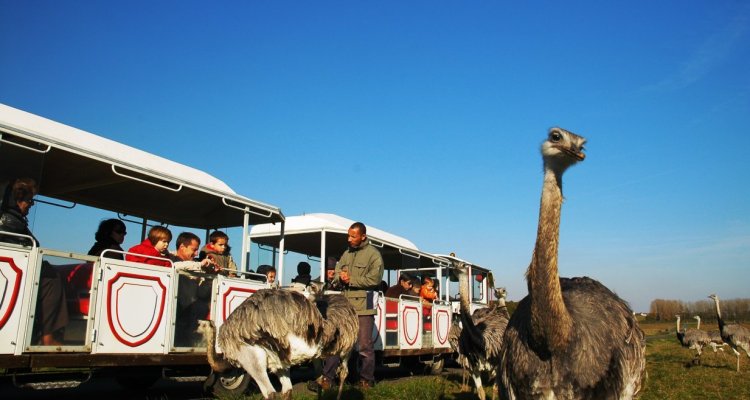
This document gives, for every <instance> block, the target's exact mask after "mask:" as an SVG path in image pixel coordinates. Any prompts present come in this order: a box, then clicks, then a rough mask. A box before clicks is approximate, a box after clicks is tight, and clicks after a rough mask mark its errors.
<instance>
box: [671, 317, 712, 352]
mask: <svg viewBox="0 0 750 400" xmlns="http://www.w3.org/2000/svg"><path fill="white" fill-rule="evenodd" d="M675 319H676V320H677V340H678V341H679V342H680V344H681V345H682V347H687V348H688V349H692V350H695V351H696V354H695V355H694V356H693V363H694V364H700V363H701V354H702V352H703V347H705V346H708V345H709V344H710V343H711V338H710V337H709V336H708V333H706V331H702V330H700V329H692V328H686V329H681V328H680V316H679V315H675Z"/></svg>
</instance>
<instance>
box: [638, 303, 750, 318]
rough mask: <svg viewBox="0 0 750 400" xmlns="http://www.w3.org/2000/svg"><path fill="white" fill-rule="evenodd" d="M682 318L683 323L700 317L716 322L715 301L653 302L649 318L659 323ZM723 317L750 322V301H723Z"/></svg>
mask: <svg viewBox="0 0 750 400" xmlns="http://www.w3.org/2000/svg"><path fill="white" fill-rule="evenodd" d="M678 314H679V315H680V316H682V319H683V321H687V319H688V318H693V316H695V315H700V317H701V319H702V320H707V321H711V320H713V321H715V320H716V305H715V304H714V301H713V300H710V299H709V300H699V301H692V302H688V301H682V300H667V299H656V300H652V301H651V306H650V308H649V317H650V318H654V319H656V320H657V321H669V320H674V319H675V318H674V316H675V315H678ZM721 317H722V318H723V319H724V320H725V321H740V320H744V321H747V320H750V299H728V300H724V299H722V300H721Z"/></svg>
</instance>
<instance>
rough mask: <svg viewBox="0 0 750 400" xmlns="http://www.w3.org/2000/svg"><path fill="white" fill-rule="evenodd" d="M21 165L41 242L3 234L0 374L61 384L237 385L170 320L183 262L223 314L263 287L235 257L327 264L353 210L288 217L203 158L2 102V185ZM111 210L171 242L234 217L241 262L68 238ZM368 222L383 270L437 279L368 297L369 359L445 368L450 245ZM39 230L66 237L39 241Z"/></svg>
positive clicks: (174, 316) (481, 281)
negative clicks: (57, 321)
mask: <svg viewBox="0 0 750 400" xmlns="http://www.w3.org/2000/svg"><path fill="white" fill-rule="evenodd" d="M21 177H29V178H33V179H34V180H35V181H36V182H37V184H38V188H39V193H38V196H37V197H36V198H35V200H36V205H35V206H34V208H33V211H32V213H31V217H32V218H31V219H30V227H31V231H32V232H34V233H35V234H36V236H37V237H39V238H40V239H41V243H40V244H37V243H36V242H34V241H32V240H30V239H31V238H30V237H28V236H27V237H26V238H27V239H29V240H28V242H29V243H30V245H27V246H24V245H19V244H13V243H7V242H3V241H1V240H0V376H3V375H4V376H6V377H8V376H9V377H11V378H12V380H13V382H14V383H15V384H16V385H18V386H23V387H32V388H59V387H71V386H76V385H78V384H80V383H81V382H84V381H85V380H87V379H88V378H90V377H91V376H92V374H102V375H103V374H111V375H113V376H115V377H116V379H117V380H118V381H119V382H120V383H121V384H123V385H125V386H128V387H130V386H133V385H137V386H139V387H142V386H147V385H149V384H152V383H154V382H155V381H156V380H157V379H159V378H161V377H168V378H174V379H196V380H197V379H200V380H204V379H205V380H206V383H205V384H206V386H207V388H208V389H211V390H213V391H214V392H215V393H235V392H239V391H242V390H244V389H245V388H246V387H247V385H248V380H249V379H248V377H247V376H246V375H245V374H244V373H243V371H240V370H237V371H233V372H230V373H226V374H223V375H221V376H214V375H213V374H211V373H210V368H208V365H207V362H206V353H205V344H204V343H202V342H200V341H196V340H194V338H190V337H188V339H185V338H183V336H184V335H180V334H178V332H177V329H176V327H177V326H181V322H182V321H180V318H183V317H182V316H181V315H180V314H179V313H178V312H177V308H178V307H177V304H178V302H177V299H178V295H179V293H180V290H181V289H182V288H184V286H182V283H181V282H183V281H184V279H180V278H181V276H183V275H186V274H187V275H192V276H193V277H195V278H199V279H201V278H202V279H203V282H204V283H203V284H206V285H210V288H211V294H210V299H206V300H198V301H205V302H206V303H207V304H206V309H208V310H209V312H208V315H206V318H211V319H212V320H213V321H214V322H215V324H216V325H217V327H220V326H221V324H222V322H223V321H225V320H226V318H227V316H229V314H230V313H231V312H232V311H233V310H234V309H235V308H236V307H237V306H238V305H239V304H241V303H242V302H243V301H244V300H245V299H246V298H247V297H249V296H251V295H252V293H253V292H255V291H257V290H259V289H262V288H267V287H269V284H267V283H266V282H265V276H262V275H258V274H253V273H250V272H245V271H251V270H254V269H255V268H257V266H258V265H257V264H259V263H260V260H261V259H264V258H266V259H269V260H270V261H269V263H270V264H272V265H273V266H275V267H276V268H277V269H278V275H279V276H280V277H283V276H284V269H285V260H286V264H287V265H289V264H290V262H291V261H294V260H296V259H295V256H296V257H297V259H299V260H307V261H310V263H311V264H313V265H315V266H316V267H318V268H317V269H319V270H320V276H324V275H323V274H324V273H325V271H324V264H325V263H322V262H320V260H326V258H327V257H329V256H333V257H338V256H340V255H341V253H342V252H343V251H344V250H345V249H346V246H347V243H346V232H347V229H348V227H349V226H350V225H351V223H352V222H353V221H350V220H347V219H345V218H342V217H338V216H335V215H331V214H312V215H306V216H300V217H290V218H285V216H284V215H283V213H282V212H281V211H280V210H279V208H277V207H275V206H272V205H269V204H265V203H262V202H259V201H256V200H252V199H249V198H247V197H244V196H241V195H239V194H237V193H235V192H234V191H233V190H232V189H231V188H230V187H229V186H227V185H226V184H225V183H224V182H222V181H220V180H219V179H217V178H215V177H213V176H211V175H209V174H207V173H205V172H203V171H199V170H196V169H194V168H191V167H188V166H185V165H182V164H179V163H176V162H173V161H170V160H167V159H164V158H161V157H158V156H155V155H153V154H150V153H147V152H144V151H141V150H138V149H135V148H133V147H130V146H126V145H123V144H121V143H118V142H115V141H112V140H109V139H106V138H103V137H100V136H97V135H94V134H91V133H88V132H85V131H82V130H79V129H76V128H73V127H70V126H67V125H64V124H61V123H58V122H54V121H51V120H49V119H46V118H43V117H40V116H37V115H33V114H30V113H27V112H24V111H22V110H18V109H15V108H12V107H9V106H6V105H3V104H0V189H4V188H5V186H7V183H8V182H10V181H11V180H13V179H15V178H21ZM114 216H117V218H119V219H120V220H122V221H124V222H125V223H126V225H127V226H128V227H130V228H131V232H130V236H129V237H128V238H127V241H126V242H125V243H124V244H123V248H125V249H127V248H129V247H130V246H132V245H135V244H137V243H140V242H141V241H142V240H143V239H144V238H145V237H146V233H147V231H148V230H149V227H151V226H154V225H165V226H168V227H169V228H170V230H171V231H172V235H173V242H172V243H171V245H170V248H173V247H174V239H175V237H176V236H177V235H178V233H180V232H181V231H184V230H187V231H192V232H197V233H199V236H201V235H200V234H201V233H202V234H204V236H203V240H202V242H203V243H204V244H205V242H206V241H207V237H208V234H209V232H211V231H213V230H216V229H229V230H235V231H240V230H241V239H242V243H234V242H232V245H234V246H241V247H239V251H235V252H233V256H234V258H235V260H237V262H238V264H239V266H238V268H239V271H240V272H239V273H238V274H237V275H236V276H225V275H211V274H196V273H190V272H185V271H178V270H177V269H176V268H175V267H174V265H170V266H169V267H163V266H156V265H149V264H141V263H136V262H131V261H123V260H121V259H117V258H111V257H108V256H115V255H118V254H116V253H120V254H119V255H124V254H126V253H125V252H116V251H113V250H107V251H106V252H105V253H103V254H102V256H101V257H98V256H89V255H86V254H85V253H83V251H85V250H83V249H84V248H88V246H89V245H90V244H91V243H93V240H92V241H91V242H88V244H85V245H84V247H80V246H81V244H80V243H75V242H76V240H75V238H76V237H86V238H93V235H92V233H93V232H94V231H95V230H96V226H97V225H98V223H99V222H100V220H102V219H103V217H114ZM365 222H368V221H365ZM81 232H83V235H81V234H80V233H81ZM139 234H140V235H139ZM0 235H6V237H7V236H8V235H10V236H13V235H15V236H16V237H18V234H16V233H12V232H7V231H6V232H3V231H0ZM368 236H369V237H370V239H371V240H372V243H373V244H374V245H375V246H377V247H378V248H379V249H380V251H381V253H382V255H383V259H384V261H385V266H386V272H387V273H386V278H385V280H386V281H387V283H388V284H390V285H393V284H396V282H397V281H398V276H399V274H400V273H402V272H409V273H411V274H413V275H415V276H419V277H422V276H429V277H431V278H433V279H435V280H436V282H438V288H439V293H440V298H439V299H437V300H435V301H433V302H431V303H430V304H423V303H422V302H421V301H420V299H419V298H418V297H412V296H401V297H400V298H399V299H386V298H385V297H383V296H380V297H379V299H378V303H377V307H378V315H377V319H376V330H375V331H374V332H373V335H374V337H375V338H376V349H377V354H378V355H379V359H380V360H381V361H382V363H383V364H384V365H393V364H403V363H410V362H411V363H416V362H422V363H425V364H428V365H431V366H432V367H433V369H440V368H442V363H443V361H444V360H445V358H446V357H447V356H450V355H451V354H452V350H451V349H450V345H449V343H448V333H449V330H450V326H451V323H452V321H453V319H454V313H455V312H456V311H457V309H458V306H457V301H456V299H455V298H454V295H455V294H456V293H457V292H458V290H457V287H456V285H457V283H456V279H455V276H454V274H453V273H452V272H451V270H452V265H453V263H454V262H455V261H456V259H454V258H451V257H448V256H438V255H431V254H428V253H425V252H422V251H420V250H419V249H418V248H417V247H416V246H415V245H414V244H413V243H411V242H409V241H408V240H406V239H404V238H401V237H398V236H396V235H392V234H389V233H387V232H384V231H381V230H378V229H376V228H374V227H369V226H368ZM49 238H54V243H55V245H56V246H60V247H68V248H62V249H53V248H49V247H45V241H52V240H50V239H49ZM78 241H79V242H80V239H79V240H78ZM75 246H78V247H75ZM73 248H75V249H77V250H72V249H73ZM251 249H253V250H252V251H253V254H252V255H251ZM266 252H268V254H270V255H271V257H268V254H265V253H266ZM256 253H257V256H256ZM295 254H296V255H295ZM118 258H124V257H118ZM251 260H254V261H255V262H254V263H253V262H252V261H251ZM50 271H54V274H55V275H56V276H59V278H60V280H61V281H62V282H63V286H64V290H65V298H66V308H67V316H68V323H67V325H66V326H65V327H64V329H63V330H62V331H63V334H62V335H60V336H61V337H60V339H61V340H60V342H59V344H55V345H51V346H50V345H43V344H42V341H41V340H40V328H38V325H39V321H38V320H39V319H40V317H39V311H38V310H39V306H40V304H41V302H42V301H41V300H40V292H41V290H40V287H41V286H43V279H42V276H43V275H48V274H49V272H50ZM472 275H474V276H476V279H475V280H473V285H472V287H471V288H470V290H471V293H472V303H473V307H483V306H485V305H486V304H487V303H488V301H489V300H490V298H489V296H490V293H491V290H490V288H491V286H490V284H489V282H491V274H490V272H489V271H488V270H486V269H483V268H481V267H478V266H473V267H472ZM452 294H453V295H452ZM180 333H182V332H180ZM207 375H208V379H206V376H207Z"/></svg>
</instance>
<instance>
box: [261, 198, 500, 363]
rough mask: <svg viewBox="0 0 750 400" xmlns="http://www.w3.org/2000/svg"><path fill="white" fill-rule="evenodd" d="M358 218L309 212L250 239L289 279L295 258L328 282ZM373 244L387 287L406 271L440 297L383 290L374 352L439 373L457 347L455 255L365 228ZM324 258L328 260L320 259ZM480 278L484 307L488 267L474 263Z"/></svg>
mask: <svg viewBox="0 0 750 400" xmlns="http://www.w3.org/2000/svg"><path fill="white" fill-rule="evenodd" d="M352 223H354V221H352V220H350V219H347V218H344V217H341V216H338V215H334V214H324V213H320V214H306V215H301V216H290V217H287V218H286V220H285V221H284V223H283V224H258V225H255V226H253V228H252V229H251V231H250V240H251V241H252V242H253V243H256V244H257V245H258V247H259V251H258V253H257V254H262V253H263V252H266V253H267V254H268V255H267V256H266V257H264V258H265V259H266V260H268V262H271V263H273V264H274V265H275V266H276V268H277V270H278V275H279V276H281V277H284V278H285V279H289V278H290V276H291V275H292V274H291V273H285V272H284V271H285V270H287V269H288V270H292V269H293V267H292V265H294V263H295V262H299V261H305V262H308V263H309V264H311V265H312V266H313V270H317V271H318V273H319V277H320V278H318V279H320V281H321V282H322V281H324V277H325V276H326V275H325V269H326V264H327V263H328V260H329V258H331V257H333V258H334V259H335V258H338V257H339V256H341V254H342V253H343V252H344V250H346V248H347V246H348V244H347V232H348V229H349V227H350V226H351V224H352ZM367 236H368V238H369V240H370V243H371V244H372V245H373V246H375V247H376V248H378V249H379V250H380V253H381V255H382V256H383V262H384V263H385V274H384V280H385V284H386V285H387V286H391V285H395V284H397V283H398V278H399V276H400V275H401V274H402V273H408V274H410V275H411V276H413V277H416V278H418V279H424V278H425V277H429V278H431V279H433V280H434V281H435V282H437V285H436V286H437V289H438V294H439V297H438V298H437V299H435V300H433V301H431V302H425V301H424V300H423V299H420V297H419V296H416V295H415V296H409V295H401V296H400V297H399V298H386V297H385V296H384V294H383V292H382V291H381V292H380V293H378V296H377V301H376V303H375V304H376V310H377V314H376V316H375V329H374V330H373V338H374V340H375V351H376V356H377V359H378V360H379V362H380V363H381V364H382V365H386V366H396V365H405V366H409V367H411V366H415V365H416V364H417V363H421V364H425V365H427V366H429V367H430V368H431V369H432V370H433V371H434V372H437V371H440V370H441V369H442V367H443V364H444V362H445V360H446V358H448V357H452V356H453V350H452V349H451V347H450V344H449V342H448V334H449V331H450V327H451V324H452V323H453V321H454V318H455V313H456V312H457V311H458V309H459V307H458V300H457V297H456V296H457V293H458V287H457V278H456V275H455V273H454V272H453V271H454V269H455V265H454V262H458V261H460V260H459V259H457V258H455V257H450V256H440V255H433V254H429V253H426V252H423V251H421V250H419V248H417V246H416V245H415V244H414V243H412V242H411V241H409V240H407V239H405V238H403V237H400V236H397V235H394V234H391V233H388V232H386V231H383V230H380V229H378V228H376V227H373V226H369V225H368V226H367ZM322 260H325V261H322ZM471 268H472V274H473V275H475V276H476V277H477V279H476V280H475V284H473V285H472V308H473V309H476V308H478V307H486V306H487V305H488V303H489V301H490V292H491V286H490V285H489V282H490V281H491V279H486V278H489V277H491V273H490V271H489V270H487V269H484V268H481V267H479V266H475V265H472V266H471Z"/></svg>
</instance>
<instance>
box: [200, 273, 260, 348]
mask: <svg viewBox="0 0 750 400" xmlns="http://www.w3.org/2000/svg"><path fill="white" fill-rule="evenodd" d="M214 284H215V285H218V291H217V290H214V293H215V295H216V297H215V298H214V301H213V307H212V308H211V319H213V321H214V324H215V325H216V332H217V333H218V332H219V328H221V325H222V324H223V323H224V321H226V320H227V317H229V315H230V314H231V313H232V311H234V309H235V308H237V307H239V305H240V304H242V302H244V301H245V300H246V299H247V298H248V297H250V296H251V295H252V294H253V293H255V292H257V291H258V290H260V289H267V288H268V285H267V284H266V283H264V282H260V281H253V280H249V279H241V278H229V277H226V276H223V275H219V276H217V277H216V280H215V282H214ZM217 351H221V349H219V348H218V343H217Z"/></svg>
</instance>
